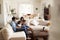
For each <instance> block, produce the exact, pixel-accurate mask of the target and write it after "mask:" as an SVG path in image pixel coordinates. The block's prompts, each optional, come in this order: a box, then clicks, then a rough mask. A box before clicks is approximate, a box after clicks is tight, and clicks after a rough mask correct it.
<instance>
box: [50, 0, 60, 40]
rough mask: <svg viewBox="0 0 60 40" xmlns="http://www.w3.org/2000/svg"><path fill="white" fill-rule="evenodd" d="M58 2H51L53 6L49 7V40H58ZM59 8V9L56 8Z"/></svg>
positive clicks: (59, 35)
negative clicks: (50, 23)
mask: <svg viewBox="0 0 60 40" xmlns="http://www.w3.org/2000/svg"><path fill="white" fill-rule="evenodd" d="M59 3H60V0H53V6H52V7H51V22H52V25H51V29H50V37H49V40H60V18H59V17H60V11H59V8H60V7H59V5H60V4H59ZM58 7H59V8H58Z"/></svg>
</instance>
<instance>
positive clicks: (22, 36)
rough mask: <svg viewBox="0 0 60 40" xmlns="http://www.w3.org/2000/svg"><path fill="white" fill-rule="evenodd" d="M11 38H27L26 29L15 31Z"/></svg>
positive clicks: (15, 39)
mask: <svg viewBox="0 0 60 40" xmlns="http://www.w3.org/2000/svg"><path fill="white" fill-rule="evenodd" d="M9 40H26V35H25V32H24V31H21V32H15V33H13V35H12V36H11V38H10V39H9Z"/></svg>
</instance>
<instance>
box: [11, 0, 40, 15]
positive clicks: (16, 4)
mask: <svg viewBox="0 0 60 40" xmlns="http://www.w3.org/2000/svg"><path fill="white" fill-rule="evenodd" d="M10 2H11V5H10V6H11V8H15V9H16V11H17V14H18V15H19V5H20V4H23V3H27V4H32V5H33V11H34V13H40V9H41V8H40V3H41V0H16V1H14V0H10ZM36 8H38V10H36ZM40 14H41V13H40Z"/></svg>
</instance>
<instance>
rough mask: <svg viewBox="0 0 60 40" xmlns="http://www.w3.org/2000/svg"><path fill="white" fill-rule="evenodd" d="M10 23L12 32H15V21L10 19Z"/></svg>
mask: <svg viewBox="0 0 60 40" xmlns="http://www.w3.org/2000/svg"><path fill="white" fill-rule="evenodd" d="M10 25H11V26H12V28H13V30H14V32H16V23H15V22H14V21H12V22H11V23H10Z"/></svg>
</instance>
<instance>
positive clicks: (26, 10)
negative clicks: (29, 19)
mask: <svg viewBox="0 0 60 40" xmlns="http://www.w3.org/2000/svg"><path fill="white" fill-rule="evenodd" d="M19 13H20V16H23V15H26V14H31V13H33V5H32V4H20V6H19Z"/></svg>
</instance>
